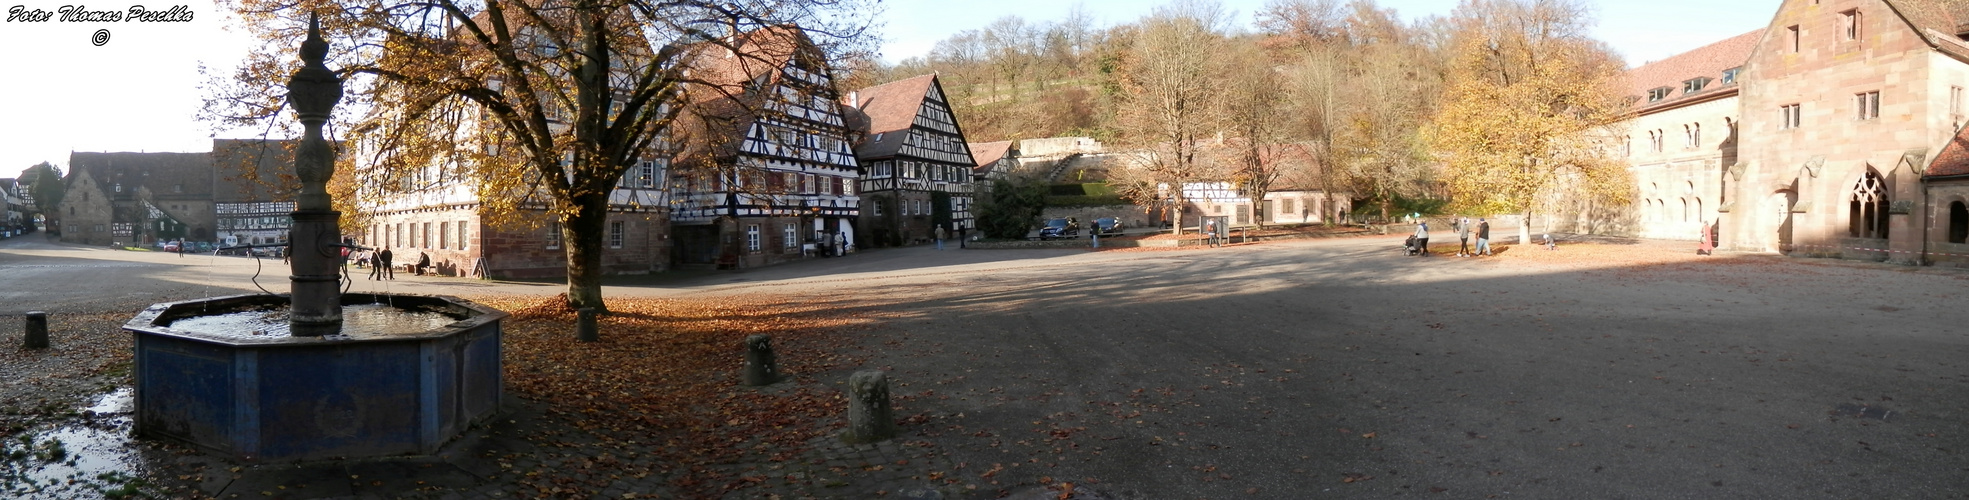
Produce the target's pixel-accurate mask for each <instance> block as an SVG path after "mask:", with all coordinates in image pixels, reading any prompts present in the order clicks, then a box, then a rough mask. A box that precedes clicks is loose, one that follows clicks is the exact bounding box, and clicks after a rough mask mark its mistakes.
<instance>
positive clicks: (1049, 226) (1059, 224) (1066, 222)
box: [1039, 217, 1080, 240]
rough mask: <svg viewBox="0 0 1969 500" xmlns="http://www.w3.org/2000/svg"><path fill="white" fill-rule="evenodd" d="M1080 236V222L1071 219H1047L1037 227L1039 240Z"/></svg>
mask: <svg viewBox="0 0 1969 500" xmlns="http://www.w3.org/2000/svg"><path fill="white" fill-rule="evenodd" d="M1075 236H1080V221H1077V220H1074V219H1073V218H1072V217H1064V218H1059V219H1049V220H1047V221H1046V224H1045V225H1043V226H1040V227H1039V239H1042V240H1050V239H1053V238H1072V237H1075Z"/></svg>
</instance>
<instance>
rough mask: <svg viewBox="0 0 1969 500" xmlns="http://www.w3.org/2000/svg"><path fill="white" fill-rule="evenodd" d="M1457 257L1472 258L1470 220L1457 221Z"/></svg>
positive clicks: (1467, 218)
mask: <svg viewBox="0 0 1969 500" xmlns="http://www.w3.org/2000/svg"><path fill="white" fill-rule="evenodd" d="M1456 256H1457V257H1469V256H1470V218H1469V217H1464V218H1461V219H1457V220H1456Z"/></svg>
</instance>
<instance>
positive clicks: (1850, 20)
mask: <svg viewBox="0 0 1969 500" xmlns="http://www.w3.org/2000/svg"><path fill="white" fill-rule="evenodd" d="M1839 25H1840V27H1841V28H1843V31H1842V33H1844V34H1845V35H1846V39H1847V40H1858V39H1860V11H1859V9H1853V10H1849V11H1845V12H1841V13H1839Z"/></svg>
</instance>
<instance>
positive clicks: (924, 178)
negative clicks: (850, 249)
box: [846, 75, 978, 246]
mask: <svg viewBox="0 0 1969 500" xmlns="http://www.w3.org/2000/svg"><path fill="white" fill-rule="evenodd" d="M846 102H847V104H848V105H849V106H851V107H853V108H854V110H855V111H856V113H855V116H854V117H855V118H856V121H857V122H858V123H857V124H856V125H858V128H860V129H861V130H860V132H861V134H860V138H861V140H860V142H859V143H858V144H856V145H855V158H856V159H857V160H859V161H860V162H861V165H862V168H863V171H864V173H863V175H862V178H861V195H862V198H863V199H864V200H866V201H867V205H868V208H869V210H868V213H866V214H863V215H862V217H861V223H862V224H861V227H862V235H863V242H864V243H863V244H864V245H869V246H902V245H911V244H918V243H924V242H928V241H930V239H931V238H933V237H934V235H935V234H936V228H938V227H941V228H944V230H945V231H949V232H950V234H952V235H954V236H955V237H962V235H963V234H964V233H966V232H969V231H970V230H971V229H973V228H974V227H975V224H976V220H975V219H974V218H973V216H972V214H971V210H972V206H973V205H974V204H975V203H976V197H975V194H976V185H977V183H976V182H975V180H974V179H973V177H972V171H973V170H974V169H976V168H977V166H978V163H977V161H976V160H975V159H974V158H973V157H972V155H971V148H970V145H969V144H968V143H967V142H966V141H965V140H964V130H963V127H961V126H960V125H958V122H957V118H956V115H954V114H952V113H951V109H950V103H949V102H948V101H947V100H945V99H944V92H943V84H942V83H941V82H939V81H938V80H937V76H936V75H923V76H918V77H914V78H908V79H904V80H898V81H894V82H889V83H885V84H881V85H876V86H874V87H869V88H866V89H861V90H859V91H855V92H850V93H849V94H848V97H847V98H846Z"/></svg>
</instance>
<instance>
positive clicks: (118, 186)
mask: <svg viewBox="0 0 1969 500" xmlns="http://www.w3.org/2000/svg"><path fill="white" fill-rule="evenodd" d="M110 188H111V189H115V190H116V192H118V193H121V192H123V183H121V182H118V183H116V184H111V185H110Z"/></svg>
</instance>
